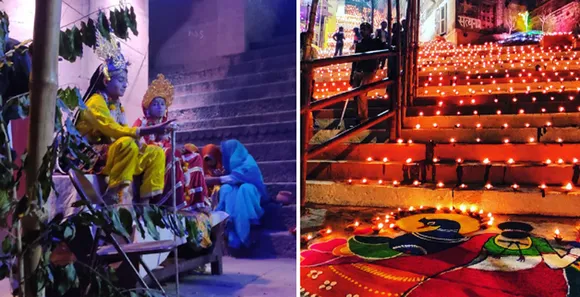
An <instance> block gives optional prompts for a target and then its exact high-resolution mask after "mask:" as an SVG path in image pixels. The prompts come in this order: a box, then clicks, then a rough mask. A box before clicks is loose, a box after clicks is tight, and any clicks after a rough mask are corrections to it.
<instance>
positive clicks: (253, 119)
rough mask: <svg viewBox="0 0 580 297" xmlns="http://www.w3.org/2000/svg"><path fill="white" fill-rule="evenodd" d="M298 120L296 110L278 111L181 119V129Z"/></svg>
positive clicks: (179, 122)
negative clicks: (191, 119) (193, 119)
mask: <svg viewBox="0 0 580 297" xmlns="http://www.w3.org/2000/svg"><path fill="white" fill-rule="evenodd" d="M292 120H296V111H295V110H289V111H277V112H268V113H262V114H251V115H245V116H235V117H226V118H209V119H207V120H200V121H188V120H187V119H183V118H182V119H180V121H178V122H177V123H178V124H179V129H180V130H192V129H201V128H214V127H224V126H234V125H252V124H260V123H279V122H286V121H292Z"/></svg>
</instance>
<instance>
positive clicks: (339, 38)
mask: <svg viewBox="0 0 580 297" xmlns="http://www.w3.org/2000/svg"><path fill="white" fill-rule="evenodd" d="M332 39H334V41H336V48H335V50H334V56H335V57H336V56H337V55H338V56H342V48H343V47H344V28H343V27H339V28H338V32H336V33H334V35H333V36H332Z"/></svg>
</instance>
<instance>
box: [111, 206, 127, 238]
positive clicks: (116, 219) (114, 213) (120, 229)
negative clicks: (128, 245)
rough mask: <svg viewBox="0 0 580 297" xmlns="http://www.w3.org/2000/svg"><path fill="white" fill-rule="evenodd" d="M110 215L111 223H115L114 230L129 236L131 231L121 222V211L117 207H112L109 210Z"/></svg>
mask: <svg viewBox="0 0 580 297" xmlns="http://www.w3.org/2000/svg"><path fill="white" fill-rule="evenodd" d="M109 216H110V217H111V223H112V224H113V226H112V227H113V230H114V231H116V232H117V233H119V234H121V235H123V236H125V237H129V233H128V232H127V230H126V229H125V227H124V226H123V223H121V218H120V217H119V212H118V211H117V210H116V209H111V210H110V212H109Z"/></svg>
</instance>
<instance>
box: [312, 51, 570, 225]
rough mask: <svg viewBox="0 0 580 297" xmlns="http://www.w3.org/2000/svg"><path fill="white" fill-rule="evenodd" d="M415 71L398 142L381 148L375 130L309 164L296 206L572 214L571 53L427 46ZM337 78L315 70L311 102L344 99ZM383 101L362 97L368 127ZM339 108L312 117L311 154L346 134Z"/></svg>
mask: <svg viewBox="0 0 580 297" xmlns="http://www.w3.org/2000/svg"><path fill="white" fill-rule="evenodd" d="M419 63H420V67H419V85H418V86H419V87H418V90H417V93H418V97H417V98H416V99H415V101H414V102H413V105H412V106H410V107H408V108H407V110H406V117H405V119H404V122H403V129H402V135H401V138H400V139H398V140H397V141H395V142H389V129H388V126H387V124H386V123H381V124H379V125H377V126H375V127H372V128H371V129H369V130H366V131H364V132H362V133H360V134H359V135H356V136H354V137H353V138H351V139H349V140H348V141H347V142H345V143H342V144H340V145H339V146H337V147H335V148H332V149H331V150H329V151H327V152H325V153H323V154H321V155H319V156H315V157H314V159H312V160H309V161H308V176H307V177H308V185H307V201H309V202H313V203H326V204H339V205H357V206H387V207H409V206H410V205H415V206H420V205H424V206H438V205H439V206H443V207H447V206H450V205H452V204H453V205H456V206H459V205H460V204H466V205H470V204H475V205H478V206H479V207H483V208H484V209H486V211H487V210H489V211H492V212H494V213H505V214H540V215H554V216H578V214H580V205H579V204H578V202H580V192H579V191H578V189H577V187H578V186H580V184H579V183H578V177H579V176H580V167H579V166H580V162H579V159H580V129H579V124H580V81H579V78H580V51H578V50H574V49H572V48H568V47H552V48H541V47H539V46H512V47H507V46H506V47H501V46H498V45H496V44H492V45H490V44H487V45H485V46H470V47H468V46H464V47H453V46H450V45H448V44H445V43H433V44H429V45H427V46H426V47H424V48H422V49H421V51H420V60H419ZM349 73H350V65H348V64H343V65H336V66H331V67H330V68H329V69H321V70H320V71H319V72H318V75H317V78H316V88H315V97H318V98H326V97H328V96H331V95H333V94H335V93H338V92H340V90H339V89H342V90H343V91H344V90H345V89H346V88H347V87H346V85H345V83H346V82H347V81H348V76H347V74H349ZM381 75H382V74H381ZM381 75H379V77H380V76H381ZM384 93H385V91H384V90H376V91H373V92H371V93H370V94H369V95H371V99H370V101H369V107H370V108H369V112H370V115H371V116H373V115H377V114H378V113H380V112H382V111H384V110H386V109H388V107H389V106H390V101H389V98H386V96H385V95H384ZM342 107H343V103H341V104H337V105H335V106H332V107H330V108H327V109H324V110H321V111H319V112H318V113H315V118H316V122H317V128H316V130H315V133H314V137H313V138H312V139H311V142H310V143H311V145H314V144H317V143H321V142H323V141H325V140H327V139H329V138H331V137H333V136H334V135H336V134H338V133H339V132H340V131H341V130H342V129H343V127H344V126H345V125H346V126H347V127H348V126H349V125H352V124H353V123H354V120H355V117H356V106H355V105H354V102H350V103H349V105H348V107H347V110H346V114H345V120H344V121H343V122H341V123H339V121H340V116H341V113H342ZM337 127H340V129H337Z"/></svg>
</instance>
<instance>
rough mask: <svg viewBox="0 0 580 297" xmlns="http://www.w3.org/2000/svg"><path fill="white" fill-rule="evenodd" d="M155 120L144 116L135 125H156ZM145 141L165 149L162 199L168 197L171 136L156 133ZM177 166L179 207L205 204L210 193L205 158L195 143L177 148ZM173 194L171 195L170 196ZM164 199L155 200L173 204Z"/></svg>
mask: <svg viewBox="0 0 580 297" xmlns="http://www.w3.org/2000/svg"><path fill="white" fill-rule="evenodd" d="M155 124H156V123H155V122H152V121H147V120H146V119H144V118H141V119H137V121H135V124H133V127H147V126H152V125H155ZM142 138H143V140H144V141H145V143H147V144H150V145H159V146H160V147H162V148H163V149H164V151H165V160H166V164H167V166H166V167H165V170H166V172H165V189H164V190H163V195H162V196H161V199H163V198H167V195H168V194H169V193H171V160H172V159H173V158H172V157H171V141H170V138H169V137H165V136H162V137H155V136H154V135H144V136H142ZM175 157H176V163H175V165H176V167H175V169H176V170H175V173H176V174H175V177H176V181H177V187H176V194H177V201H176V203H177V205H178V208H183V207H189V206H195V207H202V206H205V203H206V197H207V194H208V190H207V185H206V183H205V176H204V173H203V159H202V158H201V155H200V154H199V152H198V150H197V148H196V147H195V146H194V145H191V144H186V145H184V147H183V148H181V149H176V150H175ZM170 196H171V195H169V198H170ZM163 200H164V201H154V203H157V204H163V205H169V206H171V204H172V202H171V199H163Z"/></svg>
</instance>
